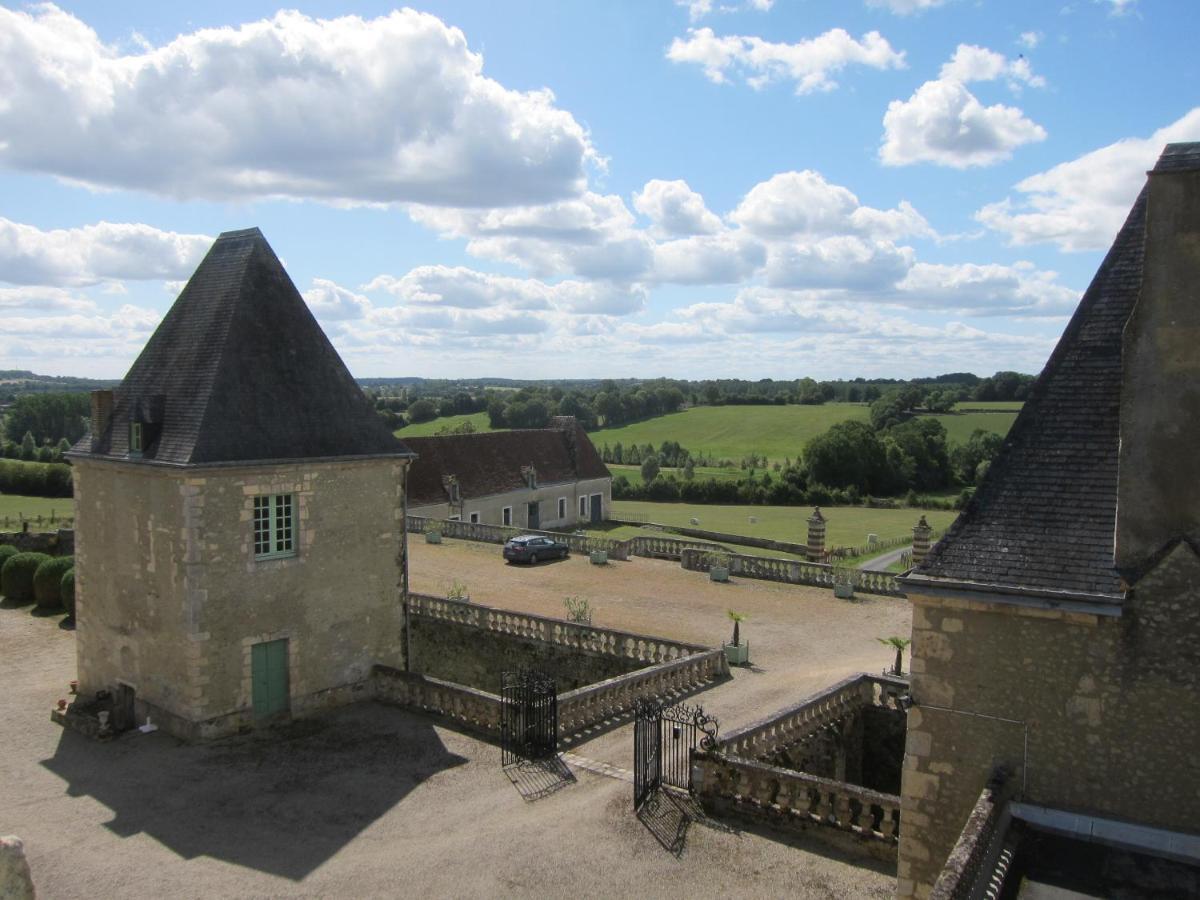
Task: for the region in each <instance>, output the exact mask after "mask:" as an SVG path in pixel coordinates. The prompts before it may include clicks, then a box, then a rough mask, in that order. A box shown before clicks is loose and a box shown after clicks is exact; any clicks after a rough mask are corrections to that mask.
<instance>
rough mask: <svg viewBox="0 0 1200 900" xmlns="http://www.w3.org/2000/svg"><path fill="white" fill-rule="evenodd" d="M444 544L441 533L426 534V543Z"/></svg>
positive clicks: (428, 532)
mask: <svg viewBox="0 0 1200 900" xmlns="http://www.w3.org/2000/svg"><path fill="white" fill-rule="evenodd" d="M441 542H442V533H441V532H440V531H427V532H425V543H427V544H440V543H441Z"/></svg>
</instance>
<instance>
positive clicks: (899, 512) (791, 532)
mask: <svg viewBox="0 0 1200 900" xmlns="http://www.w3.org/2000/svg"><path fill="white" fill-rule="evenodd" d="M612 508H613V516H614V517H616V518H618V519H620V518H622V517H625V516H629V515H630V514H631V513H632V514H633V516H634V517H637V516H645V517H646V520H647V521H649V522H657V523H658V524H660V525H679V526H682V527H685V528H687V527H691V528H702V529H705V530H707V531H721V532H724V533H726V534H741V535H747V536H749V537H761V538H770V539H772V540H776V541H789V542H791V543H793V544H803V543H805V541H807V540H808V521H807V519H808V517H809V516H810V515H811V514H812V510H811V509H810V508H809V507H807V506H707V505H700V504H688V503H650V502H646V501H640V500H614V501H613V504H612ZM821 512H822V514H823V515H824V516H825V518H826V520H827V522H826V526H825V545H826V546H827V547H857V546H861V545H864V544H866V543H867V535H868V534H877V535H879V537H880V539H881V540H883V539H886V538H896V537H911V536H912V527H913V526H914V525H915V524H917V519H919V518H920V516H921V515H922V514H924V515H925V519H926V521H928V522H929V524H930V525H931V526H933V528H934V530H935V531H938V532H941V531H945V529H946V528H948V527H949V526H950V523H951V522H953V521H954V519H955V518H956V517H957V516H958V513H957V512H954V511H952V510H943V509H926V510H921V509H868V508H866V507H862V506H831V507H827V508H826V507H822V508H821ZM752 516H753V517H754V518H756V519H757V520H758V521H757V522H755V523H753V524H752V523H751V522H750V518H751V517H752ZM693 518H695V519H699V520H700V524H699V525H691V520H692V519H693ZM606 533H607V534H608V536H610V537H615V538H619V539H624V538H627V537H633V536H634V535H637V534H645V533H646V532H645V530H644V529H640V528H637V527H634V526H627V527H623V528H620V529H614V530H610V531H608V532H606Z"/></svg>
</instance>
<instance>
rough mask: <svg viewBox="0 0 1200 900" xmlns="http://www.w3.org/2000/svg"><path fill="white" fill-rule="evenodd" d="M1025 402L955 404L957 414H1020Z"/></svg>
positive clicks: (970, 402) (989, 401) (965, 401)
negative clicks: (977, 412) (978, 412)
mask: <svg viewBox="0 0 1200 900" xmlns="http://www.w3.org/2000/svg"><path fill="white" fill-rule="evenodd" d="M1024 405H1025V401H1023V400H964V401H963V402H962V403H955V404H954V411H955V412H976V411H979V410H982V411H983V412H1020V411H1021V407H1022V406H1024Z"/></svg>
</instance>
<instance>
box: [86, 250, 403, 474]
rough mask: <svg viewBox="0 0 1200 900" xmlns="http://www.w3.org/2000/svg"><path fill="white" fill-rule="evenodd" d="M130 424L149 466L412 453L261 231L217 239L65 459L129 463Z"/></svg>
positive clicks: (145, 462)
mask: <svg viewBox="0 0 1200 900" xmlns="http://www.w3.org/2000/svg"><path fill="white" fill-rule="evenodd" d="M132 418H136V420H137V421H141V422H144V423H145V425H144V434H145V442H146V447H145V452H144V453H143V455H142V457H141V459H140V462H141V463H143V464H147V465H176V466H189V465H213V464H231V463H241V462H249V463H256V462H268V461H280V460H298V459H319V458H336V457H362V456H408V455H411V454H410V451H409V450H408V448H407V447H405V446H404V444H403V443H402V442H400V441H399V440H397V439H396V437H395V436H394V435H393V434H392V433H391V431H390V430H389V429H388V427H387V425H386V424H385V423H384V422H383V420H382V419H381V418H380V417H379V416H378V415H376V414H375V412H374V410H373V409H372V408H371V404H370V402H369V401H368V400H367V398H366V397H365V396H364V394H363V392H362V390H361V389H360V388H359V387H358V385H357V384H356V383H355V382H354V379H353V378H352V377H351V375H350V372H349V371H347V369H346V366H345V365H344V364H343V363H342V360H341V358H340V357H339V356H338V354H337V351H336V350H334V349H333V345H332V344H330V343H329V339H328V338H326V336H325V333H324V332H323V331H322V330H321V327H320V326H319V325H318V324H317V321H316V319H315V318H313V315H312V313H311V312H310V310H309V308H308V305H307V304H306V303H305V302H304V300H303V298H302V297H301V296H300V293H299V292H298V291H297V290H296V286H295V285H294V284H292V280H291V279H290V278H289V277H288V275H287V272H285V271H284V269H283V265H282V264H281V263H280V262H279V259H278V257H276V256H275V253H274V251H273V250H272V249H271V247H270V245H269V244H268V243H267V241H266V239H265V238H264V237H263V235H262V232H260V231H259V230H258V229H257V228H249V229H246V230H243V231H228V232H225V233H224V234H222V235H220V236H219V237H218V238H217V240H216V242H215V243H214V244H213V245H212V247H211V249H210V250H209V251H208V254H207V255H206V256H205V257H204V260H203V261H202V262H201V263H200V266H199V267H198V268H197V269H196V271H195V273H194V274H193V275H192V277H191V279H190V280H189V281H188V283H187V286H186V287H184V289H183V292H182V293H180V295H179V297H178V299H176V301H175V303H174V305H173V306H172V307H171V309H170V311H169V312H168V313H167V315H166V317H165V318H164V319H163V320H162V322H161V323H160V324H159V326H158V328H157V329H156V330H155V332H154V334H153V336H151V338H150V340H149V342H148V343H147V344H146V346H145V347H144V348H143V350H142V352H141V354H140V355H139V356H138V358H137V360H136V361H135V362H134V364H133V367H132V368H131V369H130V370H129V373H128V374H127V375H126V376H125V379H124V380H123V381H122V382H121V385H120V387H118V388H117V389H116V391H115V397H114V408H113V415H112V418H111V422H110V425H109V427H108V428H107V429H106V430H105V432H104V434H101V435H98V436H97V441H96V443H95V444H93V442H92V438H91V436H85V437H84V439H83V440H82V441H80V443H79V444H78V445H77V446H76V447H75V448H74V450H73V451H72V455H74V456H78V457H84V458H87V457H108V458H117V459H122V460H125V459H129V431H130V429H129V425H130V421H131V419H132Z"/></svg>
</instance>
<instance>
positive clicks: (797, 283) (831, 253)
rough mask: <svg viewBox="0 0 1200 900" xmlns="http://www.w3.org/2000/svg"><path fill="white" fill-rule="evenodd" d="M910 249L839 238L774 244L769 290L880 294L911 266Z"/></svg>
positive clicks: (767, 272)
mask: <svg viewBox="0 0 1200 900" xmlns="http://www.w3.org/2000/svg"><path fill="white" fill-rule="evenodd" d="M914 256H915V255H914V253H913V251H912V249H911V248H909V247H897V246H896V245H894V244H893V243H891V242H890V241H865V240H863V239H861V238H858V237H854V236H853V235H839V236H837V237H828V238H823V239H821V240H819V241H815V242H803V243H795V244H791V243H780V244H773V245H772V246H771V250H770V252H769V254H768V256H767V266H766V276H767V284H768V285H770V286H771V287H784V288H810V289H831V288H840V289H850V290H859V291H883V290H888V289H890V288H891V287H892V286H893V285H894V284H895V283H896V282H897V281H899V280H900V279H901V278H903V277H904V275H905V273H907V272H908V269H909V267H910V266H912V264H913V260H914Z"/></svg>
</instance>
